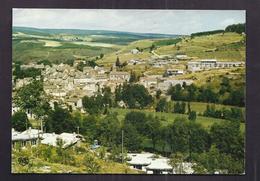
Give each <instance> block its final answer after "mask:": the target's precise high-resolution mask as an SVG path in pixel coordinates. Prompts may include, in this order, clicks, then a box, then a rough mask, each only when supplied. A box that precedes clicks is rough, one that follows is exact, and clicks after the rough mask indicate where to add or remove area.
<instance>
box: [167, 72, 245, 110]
mask: <svg viewBox="0 0 260 181" xmlns="http://www.w3.org/2000/svg"><path fill="white" fill-rule="evenodd" d="M235 84H236V83H235ZM213 86H219V87H220V88H219V89H217V90H214V89H213V88H212V87H213ZM167 94H168V95H170V96H171V99H172V100H174V101H187V102H191V101H195V102H206V103H218V104H224V105H233V106H239V107H243V106H245V90H244V85H243V84H238V85H233V84H232V83H231V82H230V80H229V79H228V78H226V77H223V78H222V80H221V83H220V84H219V85H214V84H213V83H208V84H205V85H202V86H200V87H199V86H196V85H194V84H191V85H186V83H183V85H180V84H177V85H175V86H172V87H170V88H169V89H168V91H167Z"/></svg>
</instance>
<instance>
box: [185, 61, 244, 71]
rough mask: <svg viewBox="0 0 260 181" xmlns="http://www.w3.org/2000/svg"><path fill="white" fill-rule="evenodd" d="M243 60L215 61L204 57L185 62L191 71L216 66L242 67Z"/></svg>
mask: <svg viewBox="0 0 260 181" xmlns="http://www.w3.org/2000/svg"><path fill="white" fill-rule="evenodd" d="M242 66H244V62H231V61H230V62H226V61H217V60H216V59H204V60H200V61H190V62H188V64H187V69H188V70H189V71H191V72H195V71H201V70H210V69H217V68H232V67H242Z"/></svg>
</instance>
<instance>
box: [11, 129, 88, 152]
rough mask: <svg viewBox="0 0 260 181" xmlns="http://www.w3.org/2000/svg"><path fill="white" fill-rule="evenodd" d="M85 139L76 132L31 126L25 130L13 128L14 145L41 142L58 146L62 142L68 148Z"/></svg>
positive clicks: (63, 146) (61, 144) (62, 145)
mask: <svg viewBox="0 0 260 181" xmlns="http://www.w3.org/2000/svg"><path fill="white" fill-rule="evenodd" d="M82 140H84V139H83V136H82V135H80V134H76V133H61V134H55V133H44V132H43V131H42V130H39V129H32V128H31V127H30V128H29V129H27V130H25V131H23V132H18V131H16V130H14V129H12V147H13V148H14V149H15V148H16V146H20V147H25V146H27V145H31V146H33V145H37V144H39V143H41V144H44V145H49V146H54V147H57V146H58V144H59V143H60V146H61V147H62V148H67V147H70V146H72V145H75V144H80V142H81V141H82Z"/></svg>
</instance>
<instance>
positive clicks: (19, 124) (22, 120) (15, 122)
mask: <svg viewBox="0 0 260 181" xmlns="http://www.w3.org/2000/svg"><path fill="white" fill-rule="evenodd" d="M30 126H31V124H30V122H29V120H28V118H27V115H26V113H25V112H23V111H18V112H16V113H14V114H13V116H12V128H14V129H15V130H16V131H24V130H26V129H27V128H28V127H30Z"/></svg>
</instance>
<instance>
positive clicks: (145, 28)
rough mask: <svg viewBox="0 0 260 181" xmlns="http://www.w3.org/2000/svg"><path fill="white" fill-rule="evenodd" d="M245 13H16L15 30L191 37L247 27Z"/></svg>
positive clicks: (24, 11) (76, 11)
mask: <svg viewBox="0 0 260 181" xmlns="http://www.w3.org/2000/svg"><path fill="white" fill-rule="evenodd" d="M245 21H246V20H245V10H134V9H133V10H129V9H125V10H122V9H28V8H27V9H26V8H14V9H13V27H30V28H38V29H75V30H102V31H117V32H129V33H146V34H148V33H149V34H168V35H190V34H192V33H196V32H202V31H212V30H218V29H224V28H225V27H226V26H228V25H230V24H238V23H245Z"/></svg>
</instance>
